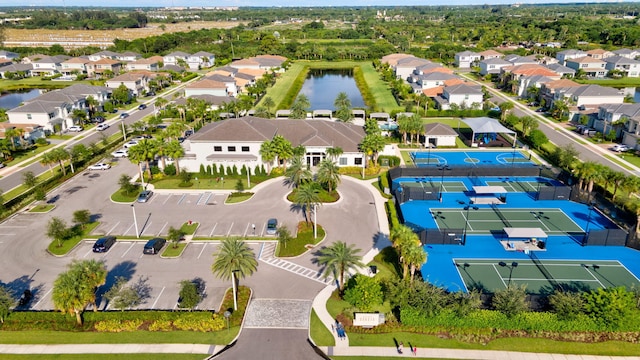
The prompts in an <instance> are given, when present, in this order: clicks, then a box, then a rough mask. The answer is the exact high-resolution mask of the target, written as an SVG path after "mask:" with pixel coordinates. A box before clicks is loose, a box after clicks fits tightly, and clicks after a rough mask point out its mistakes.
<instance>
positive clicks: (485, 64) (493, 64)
mask: <svg viewBox="0 0 640 360" xmlns="http://www.w3.org/2000/svg"><path fill="white" fill-rule="evenodd" d="M505 66H513V64H512V63H510V62H508V61H507V60H504V59H500V58H493V59H486V60H481V61H480V75H482V76H486V75H489V74H491V75H498V74H500V69H502V68H503V67H505Z"/></svg>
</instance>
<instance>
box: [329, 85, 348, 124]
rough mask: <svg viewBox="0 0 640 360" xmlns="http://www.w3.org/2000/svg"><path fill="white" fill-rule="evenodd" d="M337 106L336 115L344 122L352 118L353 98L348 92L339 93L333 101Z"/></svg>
mask: <svg viewBox="0 0 640 360" xmlns="http://www.w3.org/2000/svg"><path fill="white" fill-rule="evenodd" d="M333 105H334V106H335V108H336V117H337V118H338V119H340V120H341V121H344V122H349V121H350V120H351V100H349V95H347V93H346V92H340V93H338V96H336V100H335V101H334V102H333Z"/></svg>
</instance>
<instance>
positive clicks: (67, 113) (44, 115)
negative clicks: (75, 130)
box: [7, 89, 87, 132]
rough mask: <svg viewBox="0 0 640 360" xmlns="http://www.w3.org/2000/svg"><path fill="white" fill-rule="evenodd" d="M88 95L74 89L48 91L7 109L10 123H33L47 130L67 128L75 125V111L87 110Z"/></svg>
mask: <svg viewBox="0 0 640 360" xmlns="http://www.w3.org/2000/svg"><path fill="white" fill-rule="evenodd" d="M85 100H86V96H84V95H79V94H77V93H74V90H73V89H72V90H67V91H66V92H65V91H62V90H55V91H49V92H46V93H44V94H42V95H40V96H38V97H36V98H34V99H31V100H29V101H27V102H25V103H24V104H23V105H21V106H18V107H16V108H13V109H10V110H7V116H8V118H9V123H10V124H33V125H37V126H42V128H43V129H44V130H45V131H51V132H53V131H57V130H62V131H64V130H66V129H67V128H68V127H69V126H72V125H74V123H73V119H72V118H71V114H73V111H74V110H76V109H78V110H84V111H86V110H87V106H86V101H85Z"/></svg>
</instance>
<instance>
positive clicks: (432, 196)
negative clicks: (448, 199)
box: [394, 185, 440, 204]
mask: <svg viewBox="0 0 640 360" xmlns="http://www.w3.org/2000/svg"><path fill="white" fill-rule="evenodd" d="M394 195H395V197H396V203H397V204H404V203H405V202H407V201H409V200H438V199H439V196H440V188H439V187H432V186H424V187H423V186H407V185H402V186H401V187H399V188H397V189H396V191H395V194H394Z"/></svg>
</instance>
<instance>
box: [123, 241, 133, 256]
mask: <svg viewBox="0 0 640 360" xmlns="http://www.w3.org/2000/svg"><path fill="white" fill-rule="evenodd" d="M135 244H136V243H135V242H133V241H132V242H131V246H129V248H128V249H127V251H125V252H124V254H122V256H120V257H121V258H123V257H124V256H125V255H127V253H128V252H129V250H131V248H132V247H133V245H135Z"/></svg>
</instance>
